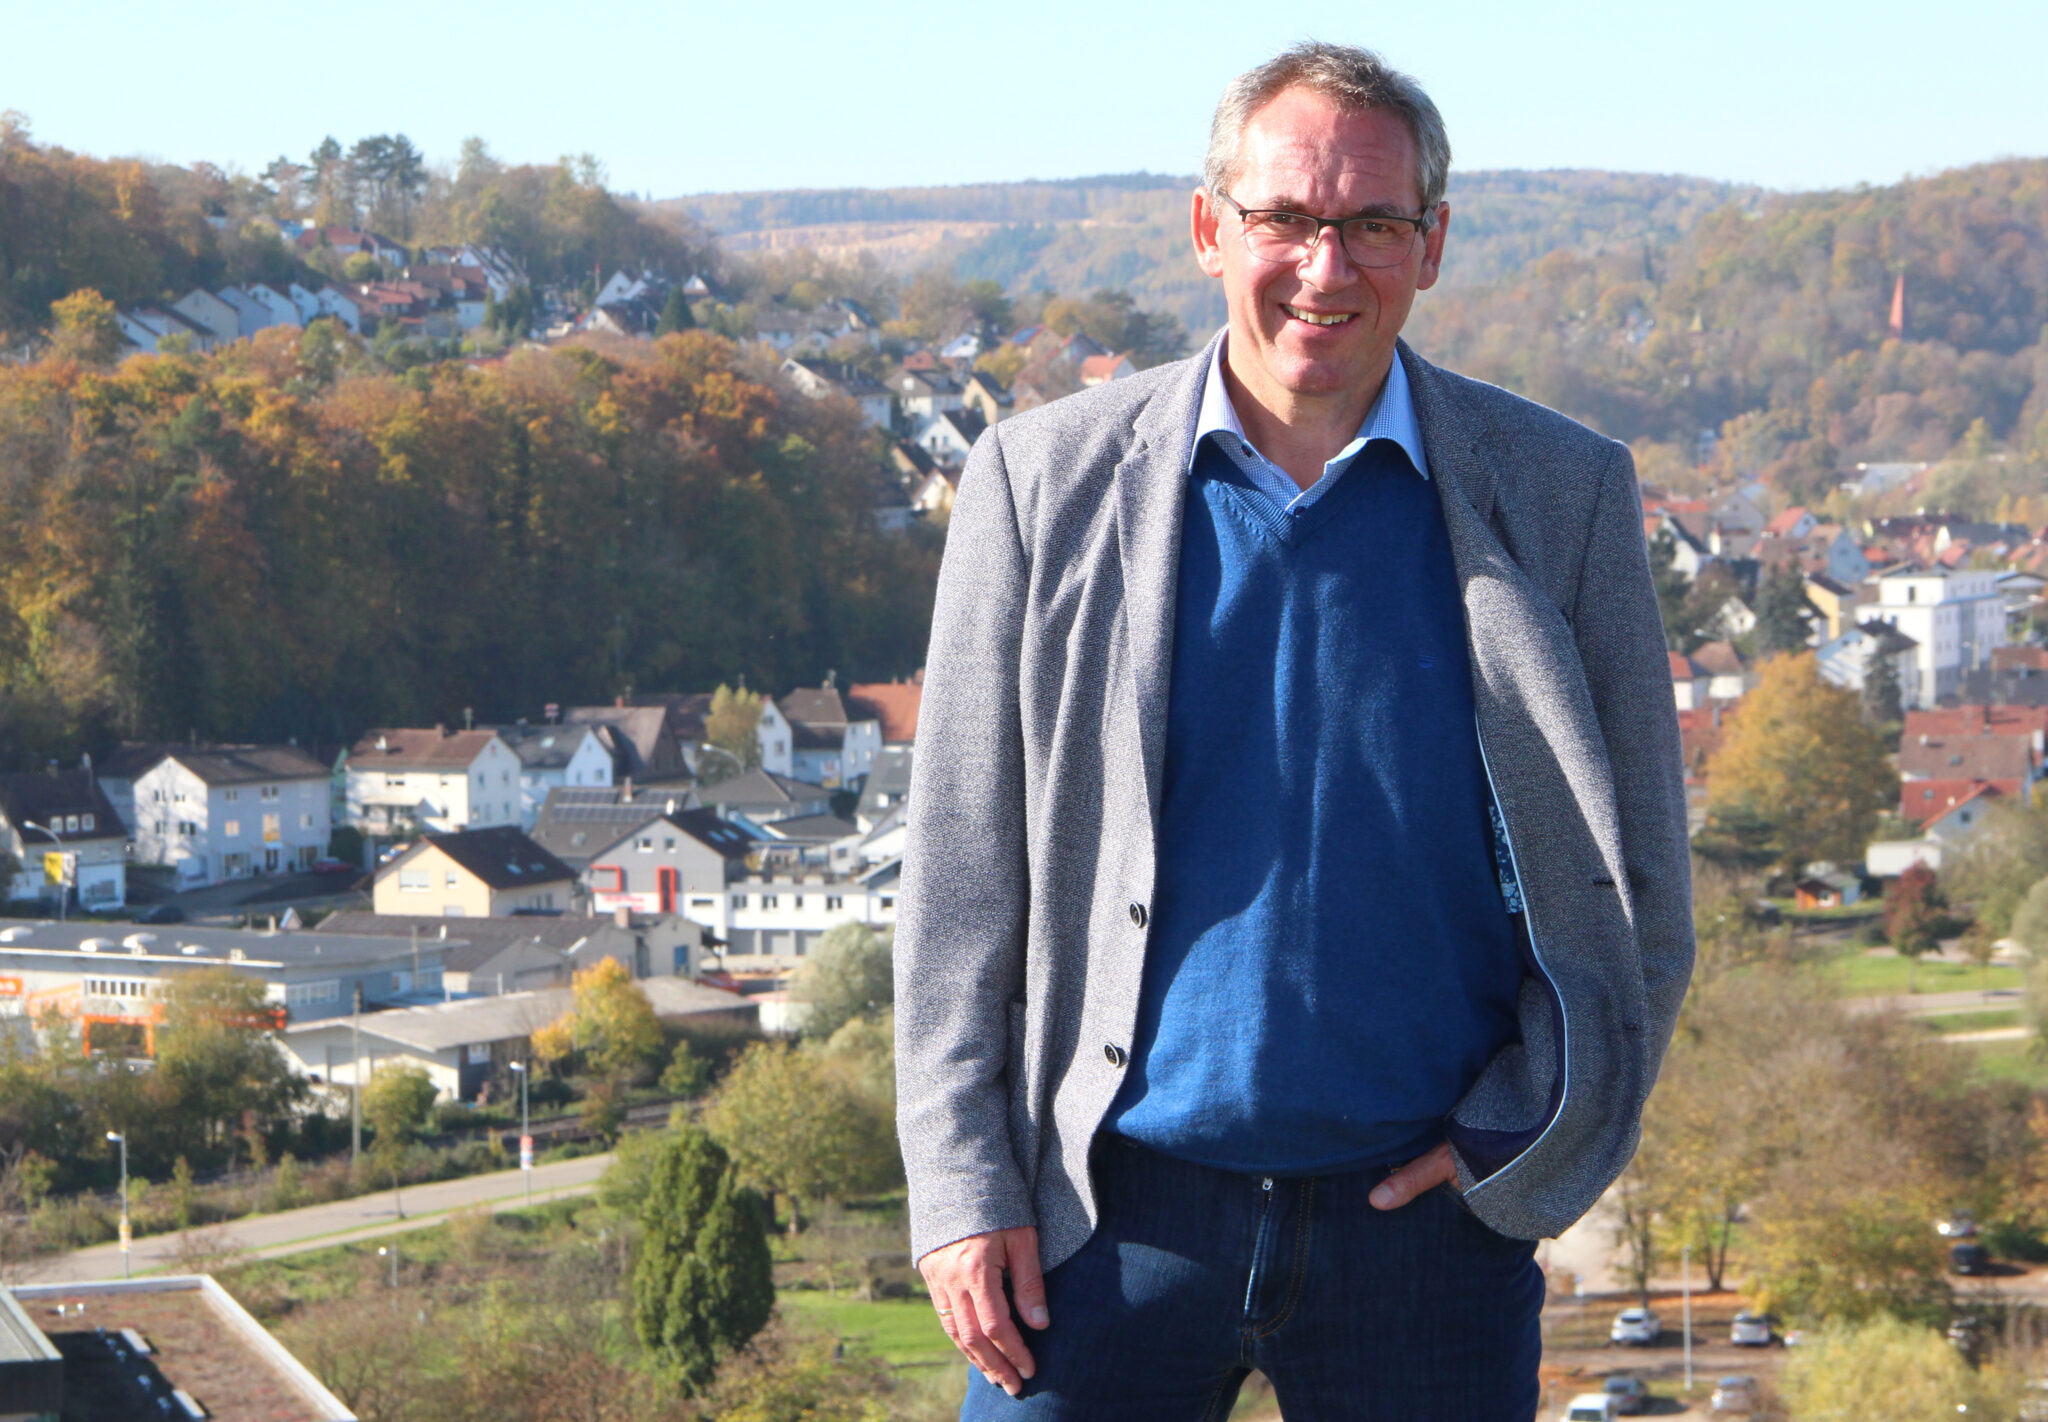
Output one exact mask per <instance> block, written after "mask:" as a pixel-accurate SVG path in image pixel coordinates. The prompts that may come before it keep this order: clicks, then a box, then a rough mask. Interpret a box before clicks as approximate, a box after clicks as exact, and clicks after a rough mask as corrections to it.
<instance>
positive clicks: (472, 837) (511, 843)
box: [379, 825, 576, 889]
mask: <svg viewBox="0 0 2048 1422" xmlns="http://www.w3.org/2000/svg"><path fill="white" fill-rule="evenodd" d="M421 838H422V841H423V843H421V844H416V845H414V846H413V847H412V849H411V850H409V851H408V852H407V853H405V854H403V855H401V856H399V857H398V858H397V859H395V860H393V861H392V862H391V863H390V864H389V865H387V866H385V868H384V869H383V870H382V871H380V873H379V877H380V878H381V877H382V876H383V875H384V874H395V873H397V872H398V866H399V865H401V864H407V863H410V862H411V861H412V860H414V859H415V858H417V857H418V856H420V855H421V854H424V853H425V852H426V849H427V846H429V845H431V846H432V847H433V848H435V849H438V850H440V851H441V852H442V853H443V854H445V855H447V856H448V857H449V858H450V859H452V860H454V861H455V862H456V863H457V864H459V865H461V866H462V867H463V868H464V869H466V870H468V871H469V872H470V873H472V874H474V875H475V876H476V877H477V878H479V879H481V880H483V882H484V883H485V885H487V886H488V887H490V888H493V889H523V888H525V887H527V886H528V885H530V884H556V883H560V882H562V881H563V880H565V879H574V878H575V877H576V871H575V870H574V869H571V868H570V867H569V866H568V865H566V864H564V863H563V862H562V861H561V860H559V859H557V858H555V856H554V855H552V854H550V853H548V852H547V851H546V850H545V849H542V848H541V847H540V846H539V845H537V844H535V843H534V842H533V841H532V840H531V839H529V838H528V837H527V834H526V831H524V830H522V829H520V828H519V827H518V826H516V825H493V826H491V827H490V828H489V829H474V830H457V831H455V832H454V833H452V834H429V835H423V836H421Z"/></svg>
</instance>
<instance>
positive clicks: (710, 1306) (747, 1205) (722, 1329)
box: [632, 1126, 775, 1396]
mask: <svg viewBox="0 0 2048 1422" xmlns="http://www.w3.org/2000/svg"><path fill="white" fill-rule="evenodd" d="M640 1223H641V1225H642V1227H643V1228H644V1229H645V1231H646V1235H645V1237H644V1238H643V1240H642V1241H641V1245H640V1255H639V1258H638V1259H637V1260H636V1261H635V1262H634V1265H633V1274H632V1294H633V1299H632V1303H633V1325H634V1328H635V1329H636V1330H637V1331H638V1333H639V1335H640V1341H641V1342H642V1343H644V1344H646V1345H647V1347H648V1348H649V1349H650V1350H651V1351H652V1352H653V1353H654V1354H655V1356H656V1357H657V1358H658V1359H659V1360H660V1362H661V1364H662V1366H663V1367H665V1368H666V1369H668V1370H669V1371H670V1372H671V1373H672V1374H673V1375H674V1376H675V1378H676V1380H677V1382H678V1383H679V1384H680V1385H681V1386H682V1389H683V1391H684V1392H686V1393H688V1394H690V1395H692V1396H695V1395H697V1394H699V1393H701V1392H703V1391H704V1389H705V1388H707V1387H709V1386H710V1384H711V1380H712V1378H713V1376H714V1375H715V1374H716V1372H717V1370H718V1364H719V1362H720V1360H721V1359H723V1358H724V1357H725V1356H726V1355H728V1354H730V1353H731V1352H732V1351H733V1350H734V1349H736V1348H739V1347H741V1346H743V1345H744V1344H745V1343H746V1342H747V1341H748V1340H749V1339H751V1338H752V1337H753V1336H754V1335H755V1334H756V1333H759V1332H760V1331H761V1329H762V1328H763V1327H765V1326H766V1325H767V1322H768V1315H769V1312H770V1311H771V1310H772V1309H773V1308H774V1306H775V1284H774V1280H773V1274H772V1264H771V1261H770V1259H769V1256H768V1228H767V1224H766V1223H765V1221H764V1220H763V1219H762V1216H761V1206H760V1202H759V1201H757V1200H756V1199H755V1198H754V1196H753V1195H752V1194H751V1193H750V1192H748V1191H745V1190H742V1189H741V1188H740V1186H739V1183H738V1178H737V1175H736V1173H735V1172H734V1170H733V1168H732V1162H731V1161H730V1160H728V1159H727V1157H726V1154H725V1152H724V1151H723V1150H721V1149H720V1148H719V1146H718V1144H717V1143H716V1142H715V1141H713V1140H712V1139H711V1137H709V1136H708V1135H706V1134H704V1132H702V1131H700V1130H698V1129H696V1128H695V1127H693V1126H685V1127H683V1128H682V1129H681V1130H679V1131H677V1132H676V1133H675V1135H674V1136H673V1137H671V1138H670V1139H669V1140H668V1141H666V1142H665V1143H664V1144H663V1147H662V1150H661V1153H660V1155H659V1156H658V1157H657V1159H656V1160H655V1163H654V1171H653V1183H652V1186H651V1188H650V1189H649V1190H648V1192H647V1200H646V1203H645V1204H644V1205H643V1206H642V1207H641V1211H640Z"/></svg>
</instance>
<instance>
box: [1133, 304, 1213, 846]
mask: <svg viewBox="0 0 2048 1422" xmlns="http://www.w3.org/2000/svg"><path fill="white" fill-rule="evenodd" d="M1222 339H1223V337H1222V334H1221V333H1220V332H1219V333H1218V334H1217V335H1216V336H1214V337H1212V338H1211V339H1210V341H1209V344H1208V345H1207V346H1205V347H1203V349H1202V353H1201V354H1200V355H1198V356H1196V357H1194V358H1193V359H1192V360H1189V361H1186V362H1184V363H1183V366H1182V368H1181V370H1180V371H1179V372H1178V373H1177V374H1176V376H1175V377H1174V378H1173V379H1172V380H1171V381H1169V382H1168V383H1166V384H1165V385H1163V386H1162V387H1161V388H1160V390H1159V393H1158V394H1156V395H1154V396H1153V397H1152V398H1151V399H1150V400H1149V401H1147V402H1146V405H1145V408H1144V409H1143V410H1141V411H1140V412H1139V413H1138V417H1137V419H1136V420H1135V421H1133V423H1132V430H1133V432H1134V433H1135V435H1136V436H1137V438H1136V440H1135V441H1134V442H1133V444H1132V445H1131V450H1130V453H1128V454H1126V455H1125V456H1124V457H1123V459H1122V460H1121V461H1119V462H1118V464H1117V466H1116V475H1115V498H1116V533H1117V548H1118V551H1119V553H1120V555H1121V557H1122V561H1123V573H1124V625H1125V629H1126V632H1127V635H1128V637H1129V656H1130V662H1129V665H1130V671H1131V682H1132V692H1133V695H1134V698H1135V701H1136V704H1137V711H1138V744H1139V747H1140V750H1141V751H1142V753H1143V756H1144V761H1145V793H1146V798H1147V799H1148V800H1149V802H1150V803H1151V807H1152V821H1153V825H1154V827H1155V828H1156V827H1157V825H1158V822H1159V798H1160V794H1161V790H1162V788H1163V787H1162V781H1161V776H1162V772H1163V770H1164V767H1165V763H1166V699H1167V691H1168V688H1169V686H1170V685H1171V682H1172V678H1173V606H1174V599H1175V596H1176V595H1177V593H1178V590H1179V584H1180V576H1179V575H1180V528H1181V515H1182V512H1183V510H1184V509H1185V508H1186V506H1187V487H1188V481H1187V469H1188V459H1189V457H1190V455H1191V454H1192V453H1193V451H1194V435H1195V419H1196V417H1197V415H1199V414H1200V412H1201V408H1202V389H1203V385H1204V383H1205V382H1206V381H1207V379H1208V375H1209V362H1210V361H1211V360H1212V359H1214V357H1215V350H1216V345H1217V343H1218V342H1220V341H1221V340H1222Z"/></svg>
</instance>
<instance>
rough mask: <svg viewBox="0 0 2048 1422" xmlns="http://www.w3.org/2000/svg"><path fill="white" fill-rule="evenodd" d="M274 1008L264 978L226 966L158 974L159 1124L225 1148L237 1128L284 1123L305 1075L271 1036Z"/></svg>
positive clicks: (264, 1128) (200, 1145)
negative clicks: (160, 1018) (160, 1012)
mask: <svg viewBox="0 0 2048 1422" xmlns="http://www.w3.org/2000/svg"><path fill="white" fill-rule="evenodd" d="M277 1017H278V1010H277V1009H276V1008H275V1007H273V1006H272V1005H271V1003H270V1002H269V1000H268V998H267V996H266V995H265V991H264V987H263V984H262V983H261V982H259V981H257V980H256V979H255V978H251V977H246V976H244V975H243V974H241V973H238V972H236V971H235V970H234V969H232V968H228V967H214V968H198V969H193V970H191V971H187V972H180V973H177V974H174V975H172V976H171V977H169V978H167V979H165V981H164V988H163V1024H162V1026H160V1027H159V1028H158V1029H157V1034H156V1049H157V1050H156V1063H157V1064H156V1077H157V1084H158V1087H159V1089H160V1090H161V1091H162V1093H163V1095H164V1097H165V1098H167V1099H166V1100H165V1101H164V1106H165V1113H164V1116H163V1119H162V1121H161V1122H160V1123H159V1124H160V1129H164V1130H167V1131H168V1133H169V1135H170V1137H171V1139H172V1140H173V1141H182V1142H184V1143H185V1144H187V1145H189V1146H191V1147H193V1148H195V1149H198V1150H201V1151H209V1152H212V1151H219V1150H222V1149H224V1148H229V1147H230V1146H231V1143H232V1141H233V1140H234V1138H235V1137H236V1135H237V1134H238V1133H239V1132H240V1131H241V1130H242V1128H243V1125H244V1121H245V1119H246V1120H247V1122H248V1124H249V1126H250V1128H252V1129H254V1130H255V1131H257V1132H260V1133H268V1132H271V1131H274V1130H279V1129H282V1128H284V1127H286V1126H288V1125H289V1124H290V1123H291V1121H292V1119H293V1117H294V1113H295V1111H296V1108H297V1107H298V1105H299V1103H301V1102H302V1101H304V1100H305V1098H306V1093H307V1089H308V1088H307V1086H306V1082H305V1079H304V1078H303V1077H301V1076H299V1074H298V1073H297V1072H295V1071H293V1070H292V1067H291V1063H290V1062H289V1061H288V1060H287V1059H286V1057H285V1055H284V1053H283V1052H282V1051H280V1050H279V1049H278V1046H277V1042H276V1040H275V1039H274V1038H273V1037H272V1036H271V1035H270V1034H271V1029H272V1028H273V1027H274V1026H275V1025H276V1022H277Z"/></svg>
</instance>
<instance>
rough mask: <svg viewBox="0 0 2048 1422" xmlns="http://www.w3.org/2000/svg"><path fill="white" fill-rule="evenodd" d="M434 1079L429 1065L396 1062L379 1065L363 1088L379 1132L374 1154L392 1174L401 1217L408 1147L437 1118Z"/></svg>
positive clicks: (366, 1111) (366, 1112)
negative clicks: (428, 1068) (401, 1181)
mask: <svg viewBox="0 0 2048 1422" xmlns="http://www.w3.org/2000/svg"><path fill="white" fill-rule="evenodd" d="M435 1095H436V1093H435V1090H434V1080H433V1078H432V1077H430V1076H428V1075H427V1071H426V1068H425V1067H422V1066H418V1065H416V1064H414V1063H412V1062H393V1063H389V1064H387V1065H386V1066H384V1067H381V1068H379V1070H378V1071H377V1074H376V1075H375V1076H373V1077H371V1078H370V1084H369V1085H368V1086H367V1087H365V1088H364V1089H363V1120H364V1121H365V1122H367V1123H368V1125H369V1127H370V1129H371V1131H373V1132H374V1133H375V1135H374V1137H373V1140H372V1144H371V1158H372V1159H373V1160H375V1161H376V1162H377V1163H378V1165H379V1166H380V1167H381V1168H382V1169H383V1170H384V1171H385V1173H387V1174H389V1175H390V1177H391V1202H392V1206H393V1208H394V1209H395V1210H396V1211H397V1213H398V1214H399V1216H400V1217H401V1218H403V1217H404V1215H405V1202H404V1201H403V1200H402V1199H401V1198H400V1196H399V1180H400V1177H401V1176H402V1175H403V1173H404V1170H405V1152H406V1147H407V1146H409V1145H411V1144H412V1142H413V1141H414V1140H415V1139H416V1138H417V1137H418V1136H419V1134H420V1132H422V1131H423V1130H425V1129H426V1127H427V1123H428V1122H429V1121H431V1120H433V1118H434V1097H435Z"/></svg>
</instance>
